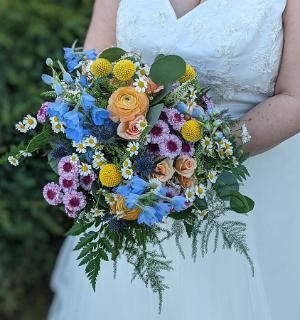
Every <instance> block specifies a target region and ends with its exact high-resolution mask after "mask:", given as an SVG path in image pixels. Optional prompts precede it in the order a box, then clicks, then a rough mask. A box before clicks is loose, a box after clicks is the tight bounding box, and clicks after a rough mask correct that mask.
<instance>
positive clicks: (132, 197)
mask: <svg viewBox="0 0 300 320" xmlns="http://www.w3.org/2000/svg"><path fill="white" fill-rule="evenodd" d="M138 200H139V195H138V194H134V193H130V194H129V195H128V196H126V202H125V204H126V206H127V207H128V208H129V209H131V210H133V209H136V207H137V206H136V204H137V202H138Z"/></svg>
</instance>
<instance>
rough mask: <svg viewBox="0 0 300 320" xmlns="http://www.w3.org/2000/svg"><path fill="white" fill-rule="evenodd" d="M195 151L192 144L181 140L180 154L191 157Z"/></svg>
mask: <svg viewBox="0 0 300 320" xmlns="http://www.w3.org/2000/svg"><path fill="white" fill-rule="evenodd" d="M194 153H195V148H194V145H193V144H191V143H188V142H186V141H183V142H182V148H181V155H182V156H188V157H192V156H193V155H194Z"/></svg>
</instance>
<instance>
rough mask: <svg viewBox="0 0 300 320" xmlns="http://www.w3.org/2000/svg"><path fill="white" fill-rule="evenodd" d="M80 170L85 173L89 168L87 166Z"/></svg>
mask: <svg viewBox="0 0 300 320" xmlns="http://www.w3.org/2000/svg"><path fill="white" fill-rule="evenodd" d="M81 170H82V171H83V172H87V171H89V168H88V167H87V166H82V168H81Z"/></svg>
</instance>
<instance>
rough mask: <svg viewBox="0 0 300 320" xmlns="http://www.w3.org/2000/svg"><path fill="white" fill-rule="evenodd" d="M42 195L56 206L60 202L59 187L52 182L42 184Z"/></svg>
mask: <svg viewBox="0 0 300 320" xmlns="http://www.w3.org/2000/svg"><path fill="white" fill-rule="evenodd" d="M43 196H44V198H45V200H46V201H47V202H48V203H49V204H50V205H52V206H57V205H58V204H60V203H61V202H62V193H61V188H60V186H59V185H58V184H56V183H54V182H51V183H48V184H46V185H45V186H44V188H43Z"/></svg>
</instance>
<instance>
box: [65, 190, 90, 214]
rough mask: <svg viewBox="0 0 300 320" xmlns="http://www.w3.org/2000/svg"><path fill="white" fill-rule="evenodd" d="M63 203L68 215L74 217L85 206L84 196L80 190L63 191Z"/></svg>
mask: <svg viewBox="0 0 300 320" xmlns="http://www.w3.org/2000/svg"><path fill="white" fill-rule="evenodd" d="M63 203H64V205H65V210H66V213H67V214H68V216H69V217H71V218H75V217H76V215H77V213H78V212H79V211H80V210H82V209H83V208H84V207H85V206H86V198H85V195H84V194H83V193H82V192H78V191H74V190H72V191H70V192H67V193H65V195H64V197H63Z"/></svg>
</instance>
